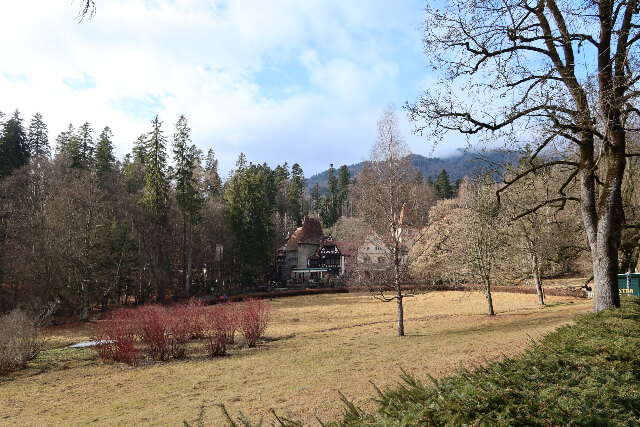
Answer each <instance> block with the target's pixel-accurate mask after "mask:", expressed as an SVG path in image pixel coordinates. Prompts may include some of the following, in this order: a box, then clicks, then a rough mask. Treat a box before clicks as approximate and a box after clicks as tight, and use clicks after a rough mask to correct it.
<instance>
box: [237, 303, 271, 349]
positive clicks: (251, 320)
mask: <svg viewBox="0 0 640 427" xmlns="http://www.w3.org/2000/svg"><path fill="white" fill-rule="evenodd" d="M269 317H270V307H269V303H268V302H267V301H265V300H260V299H249V300H247V301H246V302H244V303H242V305H241V306H240V308H239V310H238V318H237V320H238V329H239V330H240V332H241V333H242V335H243V336H244V339H245V341H246V343H247V346H249V347H255V346H256V343H257V342H258V340H259V339H260V338H261V337H262V336H263V335H264V331H265V330H266V329H267V324H268V323H269Z"/></svg>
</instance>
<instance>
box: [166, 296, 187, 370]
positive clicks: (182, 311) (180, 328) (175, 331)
mask: <svg viewBox="0 0 640 427" xmlns="http://www.w3.org/2000/svg"><path fill="white" fill-rule="evenodd" d="M192 315H193V313H192V311H191V310H190V308H189V307H186V306H178V307H175V308H174V309H173V310H171V311H170V313H169V316H168V319H167V320H168V325H167V326H168V331H169V335H168V337H167V338H168V341H169V355H170V356H171V357H173V358H174V359H181V358H183V357H185V355H186V353H187V343H188V342H189V340H190V339H191V337H192V335H193V330H192V326H193V325H192V323H191V318H192Z"/></svg>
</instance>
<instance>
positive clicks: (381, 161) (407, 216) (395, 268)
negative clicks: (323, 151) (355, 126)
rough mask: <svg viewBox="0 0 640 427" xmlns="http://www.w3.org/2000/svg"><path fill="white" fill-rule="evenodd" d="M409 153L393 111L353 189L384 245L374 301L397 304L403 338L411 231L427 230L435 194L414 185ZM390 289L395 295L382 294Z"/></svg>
mask: <svg viewBox="0 0 640 427" xmlns="http://www.w3.org/2000/svg"><path fill="white" fill-rule="evenodd" d="M409 154H410V152H409V148H408V146H407V144H406V143H405V141H404V139H403V138H402V135H401V134H400V130H399V125H398V119H397V117H396V115H395V112H394V110H393V107H392V106H388V107H387V108H385V110H384V111H383V112H382V115H381V116H380V119H379V120H378V137H377V139H376V142H375V144H374V145H373V147H372V149H371V154H370V158H371V161H370V162H369V165H367V166H366V167H365V168H363V169H362V171H361V172H360V174H359V175H358V177H357V178H356V184H355V185H354V186H353V190H352V191H353V193H352V197H353V199H354V200H355V205H356V207H357V211H358V214H359V215H360V216H361V217H362V219H363V220H364V221H365V222H366V223H367V224H368V225H369V226H370V227H371V229H373V231H375V233H376V238H379V239H380V243H379V244H380V246H383V245H384V246H386V247H387V249H386V251H385V252H386V256H385V257H384V258H386V259H385V260H384V262H380V261H379V264H380V265H379V267H381V266H384V267H383V268H381V269H380V271H379V272H378V274H377V275H376V277H374V279H373V280H374V281H377V282H378V283H377V284H378V285H381V286H380V291H379V295H377V296H376V298H378V299H380V300H382V301H385V302H391V301H394V300H395V301H396V303H397V305H398V335H399V336H403V335H404V308H403V299H404V298H406V297H407V296H409V295H408V294H405V293H403V291H402V288H401V283H402V281H403V280H404V278H405V277H406V273H407V270H408V268H407V267H408V265H409V262H408V259H407V258H408V240H412V239H411V238H410V237H409V235H408V234H409V233H410V232H411V231H416V236H414V239H416V240H417V239H419V238H420V237H421V236H422V234H423V227H424V226H425V225H426V224H425V221H426V218H424V217H421V216H420V213H421V212H428V211H429V208H430V207H431V205H433V203H434V202H435V195H434V194H433V191H432V190H431V189H430V188H428V187H427V186H426V185H425V184H424V183H423V182H422V179H420V180H419V182H417V181H416V180H415V174H416V171H415V169H414V168H413V166H412V165H411V163H410V162H409V157H408V156H409ZM389 285H392V286H393V289H394V291H395V295H393V296H385V295H384V291H383V289H384V288H385V287H386V286H389Z"/></svg>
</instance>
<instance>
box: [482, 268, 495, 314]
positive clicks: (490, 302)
mask: <svg viewBox="0 0 640 427" xmlns="http://www.w3.org/2000/svg"><path fill="white" fill-rule="evenodd" d="M483 281H484V294H485V296H486V297H487V304H488V305H489V316H495V314H496V313H495V312H494V311H493V299H492V298H491V282H490V281H489V278H488V277H485V278H484V279H483Z"/></svg>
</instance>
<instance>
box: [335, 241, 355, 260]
mask: <svg viewBox="0 0 640 427" xmlns="http://www.w3.org/2000/svg"><path fill="white" fill-rule="evenodd" d="M331 243H333V244H334V245H336V246H337V247H338V250H339V251H340V253H341V254H342V255H344V256H353V255H356V254H357V253H358V247H360V244H361V243H360V242H355V241H351V240H334V241H333V242H331Z"/></svg>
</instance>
